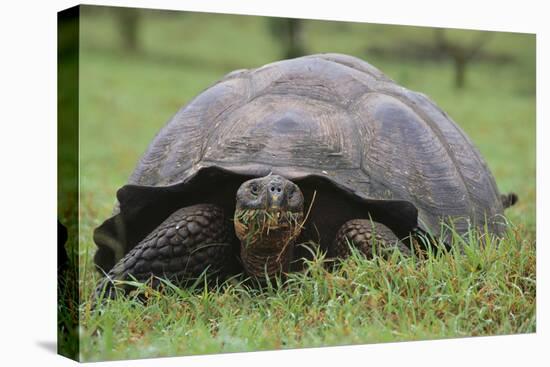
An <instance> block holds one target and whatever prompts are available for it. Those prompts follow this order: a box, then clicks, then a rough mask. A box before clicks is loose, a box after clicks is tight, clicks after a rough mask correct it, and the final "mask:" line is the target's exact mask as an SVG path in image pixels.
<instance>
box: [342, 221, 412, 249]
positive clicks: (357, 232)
mask: <svg viewBox="0 0 550 367" xmlns="http://www.w3.org/2000/svg"><path fill="white" fill-rule="evenodd" d="M351 246H353V247H355V248H357V249H358V250H359V251H361V253H363V254H364V255H365V256H366V257H367V258H369V259H372V258H373V257H374V255H375V254H378V255H381V256H384V255H386V254H388V253H391V252H393V250H394V249H395V248H398V249H399V250H400V251H401V252H402V253H403V254H405V255H410V254H411V250H410V249H409V248H408V247H407V246H405V244H403V242H401V241H400V240H399V238H398V237H397V236H396V235H395V234H394V233H393V232H392V231H391V230H390V229H389V228H388V227H386V226H385V225H383V224H381V223H377V222H373V221H371V220H368V219H353V220H350V221H347V222H346V223H344V224H343V225H342V227H340V229H339V230H338V233H337V234H336V238H335V240H334V243H333V248H332V250H333V254H334V256H335V257H338V258H346V257H348V256H349V255H350V254H351Z"/></svg>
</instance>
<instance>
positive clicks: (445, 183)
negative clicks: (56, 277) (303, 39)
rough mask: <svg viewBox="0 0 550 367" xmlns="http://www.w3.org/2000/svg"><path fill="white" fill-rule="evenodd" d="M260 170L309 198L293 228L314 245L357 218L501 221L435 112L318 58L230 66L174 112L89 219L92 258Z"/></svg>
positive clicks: (353, 67)
mask: <svg viewBox="0 0 550 367" xmlns="http://www.w3.org/2000/svg"><path fill="white" fill-rule="evenodd" d="M269 173H273V174H279V175H281V176H284V177H286V178H288V179H291V180H293V181H294V182H296V183H297V184H298V186H300V188H301V189H302V191H303V192H304V197H305V198H306V204H305V206H306V208H307V207H308V206H309V205H311V207H312V209H311V215H310V217H309V218H310V219H309V221H310V224H309V225H308V224H307V223H306V229H309V232H308V231H306V232H307V233H306V234H305V235H304V236H311V237H313V239H314V240H316V241H318V242H319V243H320V244H321V246H322V247H324V248H327V247H328V246H330V242H331V241H332V239H333V238H334V234H335V233H336V231H337V230H338V228H339V226H340V225H342V224H343V223H344V222H345V221H346V220H348V219H354V218H365V217H367V218H368V217H369V216H370V217H371V218H373V219H374V220H376V221H379V222H382V223H384V224H386V225H387V226H388V227H389V228H391V229H392V230H393V231H394V232H395V233H396V234H398V235H406V234H407V233H408V232H410V231H411V230H415V229H419V230H423V231H426V232H432V233H439V232H440V229H441V223H452V224H453V226H454V228H455V230H456V231H457V232H458V233H459V234H463V233H465V232H467V231H468V229H469V228H470V227H471V226H473V227H481V226H484V225H485V224H487V227H488V229H489V231H490V232H492V233H495V234H497V235H498V234H500V233H501V232H502V230H503V227H502V225H501V224H499V221H498V220H497V218H498V217H499V216H500V215H501V214H502V213H503V206H502V202H501V199H500V194H499V191H498V189H497V186H496V184H495V180H494V178H493V176H492V175H491V172H490V171H489V169H488V167H487V164H486V163H485V162H484V160H483V158H482V157H481V155H480V153H479V151H478V150H477V149H476V148H475V147H474V145H473V144H472V142H471V141H470V139H469V138H468V137H467V136H466V134H465V133H464V132H463V131H462V130H461V129H460V128H459V127H458V126H457V125H456V124H455V123H454V122H453V121H452V120H451V119H450V117H449V116H448V115H447V114H446V113H445V112H443V111H442V110H441V109H440V108H439V107H437V106H436V105H435V103H434V102H432V101H431V100H430V99H429V98H428V97H426V96H425V95H423V94H421V93H418V92H413V91H410V90H408V89H406V88H404V87H401V86H399V85H397V84H396V83H395V82H394V81H392V80H391V79H389V78H388V77H387V76H385V75H384V74H383V73H382V72H380V71H379V70H378V69H376V68H375V67H373V66H371V65H370V64H368V63H366V62H364V61H362V60H360V59H358V58H355V57H351V56H346V55H341V54H319V55H311V56H306V57H301V58H296V59H291V60H284V61H279V62H275V63H271V64H268V65H265V66H263V67H260V68H257V69H252V70H238V71H234V72H232V73H230V74H228V75H226V76H225V77H224V78H223V79H221V80H220V81H218V82H217V83H215V84H214V85H212V86H211V87H209V88H208V89H206V90H205V91H203V92H202V93H201V94H199V95H198V96H197V97H196V98H194V99H193V100H192V101H191V102H189V103H188V104H187V105H186V106H184V107H183V108H181V109H180V110H179V111H178V112H177V113H176V115H175V116H174V117H173V118H172V119H171V120H170V121H168V123H167V124H166V125H165V126H164V127H163V128H162V129H161V130H160V132H159V133H158V134H157V135H156V136H155V138H154V139H153V141H152V142H151V143H150V145H149V147H148V148H147V151H146V152H145V154H144V155H143V156H142V158H141V160H140V161H139V163H138V164H137V167H136V168H135V170H134V172H133V173H132V175H131V177H130V179H129V182H128V184H127V185H125V186H124V187H122V188H121V189H120V190H119V191H118V193H117V198H118V203H117V205H116V207H115V211H114V213H113V214H114V215H113V216H112V217H111V218H109V219H107V220H106V221H105V222H104V223H103V224H102V225H101V226H100V227H99V228H97V229H96V231H95V235H94V240H95V242H96V244H97V245H98V247H99V249H98V251H97V253H96V257H95V261H96V264H97V265H98V266H100V267H101V268H103V269H104V270H108V269H110V268H111V267H112V265H113V264H114V263H115V262H116V261H118V260H119V259H120V258H121V257H122V256H123V255H124V254H125V253H126V252H127V251H129V249H131V248H132V247H133V246H135V245H136V244H137V243H138V242H139V241H140V240H141V239H143V238H144V237H145V236H146V235H147V234H148V233H149V232H150V231H151V230H153V229H154V228H155V227H156V226H157V225H158V224H159V223H161V222H162V221H163V220H164V219H165V218H166V217H167V216H168V215H169V214H170V213H171V212H172V211H174V210H176V209H178V208H180V207H183V206H186V205H192V204H196V203H215V204H217V205H220V206H221V207H223V208H224V209H225V210H227V213H228V216H230V214H232V213H233V210H234V207H235V192H236V191H237V188H238V186H239V185H240V184H241V183H242V182H243V181H244V180H246V179H249V178H252V177H259V176H264V175H267V174H269ZM314 192H315V200H313V203H312V198H313V193H314Z"/></svg>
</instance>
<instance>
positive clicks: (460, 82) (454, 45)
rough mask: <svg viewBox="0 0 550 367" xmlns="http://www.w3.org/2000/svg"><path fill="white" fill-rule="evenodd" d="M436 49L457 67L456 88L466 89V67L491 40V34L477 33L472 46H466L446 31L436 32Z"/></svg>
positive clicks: (436, 30)
mask: <svg viewBox="0 0 550 367" xmlns="http://www.w3.org/2000/svg"><path fill="white" fill-rule="evenodd" d="M434 36H435V43H436V47H437V48H438V49H439V50H440V51H441V52H443V53H445V54H446V55H447V56H449V57H450V58H452V60H453V62H454V67H455V87H456V88H458V89H461V88H464V85H465V83H466V67H467V65H468V64H469V63H470V61H472V60H473V59H474V58H475V57H476V56H478V55H479V53H480V51H481V49H482V48H483V47H484V46H485V45H486V44H487V42H488V41H489V39H490V38H491V33H489V32H476V34H475V36H474V37H473V39H472V41H471V43H470V44H464V43H461V42H458V41H456V40H453V39H452V38H451V37H449V36H448V34H447V33H446V30H445V29H442V28H436V29H435V30H434Z"/></svg>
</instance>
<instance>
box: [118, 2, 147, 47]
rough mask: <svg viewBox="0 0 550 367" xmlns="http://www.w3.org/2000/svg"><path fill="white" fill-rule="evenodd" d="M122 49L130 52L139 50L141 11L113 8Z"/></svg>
mask: <svg viewBox="0 0 550 367" xmlns="http://www.w3.org/2000/svg"><path fill="white" fill-rule="evenodd" d="M113 10H114V15H115V18H116V23H117V28H118V31H119V33H120V37H121V39H122V47H123V48H124V50H126V51H128V52H136V51H138V50H139V23H140V14H139V9H135V8H113Z"/></svg>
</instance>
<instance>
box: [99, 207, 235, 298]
mask: <svg viewBox="0 0 550 367" xmlns="http://www.w3.org/2000/svg"><path fill="white" fill-rule="evenodd" d="M231 240H232V234H231V233H230V227H229V222H228V221H226V218H225V216H224V213H223V211H222V210H221V209H220V208H218V207H216V206H214V205H211V204H199V205H194V206H190V207H185V208H182V209H179V210H177V211H175V212H174V213H172V215H170V216H169V217H168V218H167V219H166V220H165V221H164V222H162V223H161V224H160V225H159V226H158V227H157V228H156V229H155V230H154V231H153V232H151V234H150V235H149V236H147V237H146V238H145V239H144V240H143V241H141V242H140V243H139V244H138V245H137V246H136V247H134V248H133V249H132V250H131V251H130V252H128V254H126V256H124V257H123V258H122V259H121V260H120V261H119V262H118V263H117V264H116V265H115V266H114V267H113V268H112V269H111V271H109V273H108V274H107V276H106V277H105V278H104V279H103V280H102V281H101V282H100V284H99V285H98V287H97V290H96V295H99V294H100V293H101V292H103V290H104V289H105V294H106V296H107V297H113V295H114V293H113V292H112V290H113V280H130V279H131V278H135V279H136V280H138V281H140V282H146V281H149V280H152V282H153V285H158V280H157V279H154V278H153V277H161V278H164V279H169V280H171V281H174V282H176V283H177V284H178V283H180V284H182V283H185V282H186V281H188V280H190V279H193V278H196V277H198V276H200V275H201V274H202V273H203V272H204V271H205V270H207V269H208V273H220V272H222V273H223V271H224V270H225V269H224V267H225V265H229V263H230V260H231V254H232V249H231V246H232V245H231V243H230V242H231ZM119 288H121V289H122V290H123V291H124V292H126V291H128V290H129V287H128V286H127V285H122V286H121V287H119Z"/></svg>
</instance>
